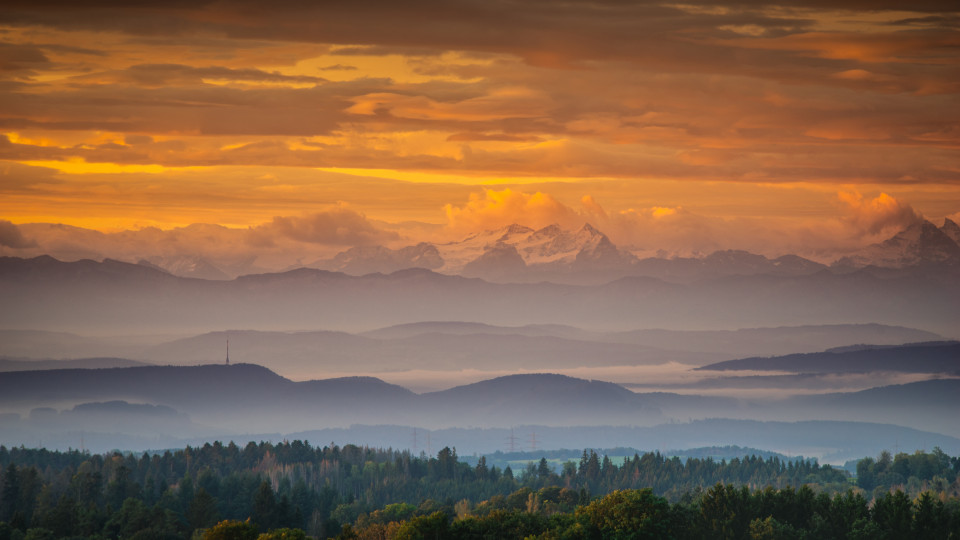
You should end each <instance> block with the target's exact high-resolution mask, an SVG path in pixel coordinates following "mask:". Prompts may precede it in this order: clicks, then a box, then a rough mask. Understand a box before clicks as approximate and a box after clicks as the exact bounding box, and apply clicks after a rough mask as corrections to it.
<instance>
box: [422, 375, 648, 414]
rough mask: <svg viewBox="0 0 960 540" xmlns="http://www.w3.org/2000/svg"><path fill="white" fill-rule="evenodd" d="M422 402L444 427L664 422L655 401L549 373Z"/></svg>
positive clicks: (478, 385)
mask: <svg viewBox="0 0 960 540" xmlns="http://www.w3.org/2000/svg"><path fill="white" fill-rule="evenodd" d="M420 401H421V402H422V404H423V406H425V407H427V409H428V410H431V411H433V412H434V414H435V415H440V418H441V419H443V420H442V422H443V423H446V422H452V423H453V424H454V425H472V426H498V425H500V426H502V425H504V420H508V419H516V420H515V421H516V422H517V423H523V422H525V423H539V424H545V425H577V424H590V423H592V422H596V421H597V420H598V419H602V421H603V422H609V423H616V424H624V425H650V424H653V423H656V422H657V421H661V420H662V415H661V414H660V411H659V410H657V409H656V408H655V407H653V406H652V405H651V403H650V401H649V400H647V399H645V398H644V397H642V396H640V395H638V394H635V393H633V392H631V391H629V390H627V389H626V388H624V387H622V386H620V385H617V384H613V383H608V382H602V381H586V380H583V379H576V378H573V377H567V376H564V375H555V374H548V373H543V374H524V375H509V376H505V377H497V378H494V379H490V380H486V381H481V382H478V383H474V384H468V385H464V386H458V387H455V388H451V389H449V390H443V391H440V392H430V393H426V394H422V395H421V398H420ZM534 419H535V420H534Z"/></svg>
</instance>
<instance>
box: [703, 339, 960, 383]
mask: <svg viewBox="0 0 960 540" xmlns="http://www.w3.org/2000/svg"><path fill="white" fill-rule="evenodd" d="M696 369H698V370H720V371H723V370H751V371H786V372H791V373H850V372H875V371H897V372H903V373H950V374H956V375H960V342H957V341H941V342H932V343H911V344H906V345H899V346H885V347H858V348H842V349H840V350H834V351H824V352H817V353H804V354H789V355H786V356H778V357H772V358H756V357H755V358H744V359H740V360H728V361H725V362H718V363H715V364H709V365H706V366H703V367H699V368H696Z"/></svg>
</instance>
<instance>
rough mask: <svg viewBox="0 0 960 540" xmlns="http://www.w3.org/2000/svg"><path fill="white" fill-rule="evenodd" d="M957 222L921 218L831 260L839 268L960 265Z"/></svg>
mask: <svg viewBox="0 0 960 540" xmlns="http://www.w3.org/2000/svg"><path fill="white" fill-rule="evenodd" d="M957 228H958V227H957V224H956V223H954V222H953V221H951V220H949V219H947V220H945V221H944V224H943V227H941V228H938V227H937V226H936V225H934V224H933V223H930V222H929V221H927V220H923V221H921V222H919V223H916V224H914V225H911V226H910V227H907V228H906V229H904V230H902V231H900V232H899V233H897V234H896V235H895V236H893V237H891V238H889V239H887V240H885V241H883V242H881V243H879V244H873V245H871V246H867V247H866V248H863V249H862V250H860V251H859V252H857V253H854V254H852V255H849V256H847V257H844V258H842V259H840V260H838V261H837V262H836V263H834V266H836V267H838V268H844V267H854V268H857V267H863V266H878V267H881V268H906V267H913V266H924V265H948V266H957V265H960V243H958V240H957V237H958V234H957Z"/></svg>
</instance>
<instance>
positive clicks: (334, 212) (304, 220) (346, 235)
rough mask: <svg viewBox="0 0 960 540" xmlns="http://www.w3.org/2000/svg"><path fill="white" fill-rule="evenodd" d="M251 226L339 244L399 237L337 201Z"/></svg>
mask: <svg viewBox="0 0 960 540" xmlns="http://www.w3.org/2000/svg"><path fill="white" fill-rule="evenodd" d="M254 230H256V231H257V232H263V231H268V232H272V233H276V234H279V235H281V236H284V237H286V238H289V239H291V240H296V241H298V242H309V243H312V244H327V245H339V246H365V245H373V244H383V243H387V242H391V241H393V240H397V239H399V238H400V235H398V234H397V233H395V232H388V231H384V230H382V229H379V228H377V227H375V226H374V225H373V224H372V223H370V222H369V221H368V220H367V218H366V216H364V215H363V214H360V213H358V212H355V211H353V210H350V209H349V208H346V207H344V206H343V205H340V206H338V207H336V208H333V209H331V210H327V211H324V212H318V213H315V214H312V215H308V216H302V217H275V218H273V221H271V222H270V223H267V224H265V225H261V226H260V227H256V228H255V229H254Z"/></svg>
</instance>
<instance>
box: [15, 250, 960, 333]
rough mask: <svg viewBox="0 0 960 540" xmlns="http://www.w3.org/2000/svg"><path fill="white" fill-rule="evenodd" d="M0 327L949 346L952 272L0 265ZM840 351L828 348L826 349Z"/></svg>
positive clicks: (958, 293)
mask: <svg viewBox="0 0 960 540" xmlns="http://www.w3.org/2000/svg"><path fill="white" fill-rule="evenodd" d="M0 304H2V305H4V307H5V308H6V309H4V310H0V328H9V329H29V328H45V329H50V330H68V331H70V332H81V333H92V334H104V333H105V332H110V333H112V334H124V333H126V334H148V333H149V334H157V333H176V334H184V333H195V332H197V331H208V330H212V329H222V328H261V329H289V328H333V329H342V330H347V329H351V330H366V329H370V328H371V327H383V326H389V325H393V324H400V323H404V322H410V321H416V320H427V321H429V320H454V321H455V320H472V321H476V322H485V323H488V324H489V323H494V322H495V323H496V324H499V325H523V324H528V323H530V322H531V321H534V322H537V323H541V324H559V325H570V326H580V327H589V328H605V329H628V328H631V327H632V328H656V327H666V328H670V327H674V328H678V327H682V328H695V329H703V328H718V327H719V328H731V327H732V328H745V327H756V326H799V325H809V324H825V323H849V322H861V323H862V322H877V323H882V324H886V325H898V326H911V327H917V326H919V327H922V328H927V329H929V330H932V331H936V332H948V333H947V336H948V337H954V336H953V335H951V334H953V333H954V332H956V328H958V327H960V310H958V309H957V308H956V306H957V305H960V279H958V278H957V275H956V273H955V272H954V273H950V272H946V273H937V272H931V273H919V274H916V275H914V274H910V273H909V272H908V273H899V274H896V275H891V276H887V275H883V274H880V273H876V272H870V271H866V270H860V271H853V272H846V273H831V272H829V271H826V270H823V271H819V272H816V273H814V274H809V275H803V276H782V275H774V274H759V275H726V276H721V277H716V278H713V279H703V280H697V281H693V282H690V283H686V284H676V283H667V282H665V281H662V280H658V279H655V278H649V277H627V278H622V279H619V280H616V281H613V282H608V283H605V284H603V285H593V286H584V285H579V286H577V285H562V284H556V283H549V282H536V283H512V284H511V283H491V282H489V281H485V280H482V279H478V278H467V277H463V276H454V275H447V274H439V273H436V272H433V271H431V270H426V269H406V270H400V271H397V272H394V273H392V274H389V275H383V274H368V275H365V276H350V275H347V274H343V273H338V272H331V271H324V270H317V269H309V268H300V269H297V270H291V271H288V272H282V273H274V274H254V275H248V276H242V277H240V278H236V279H233V280H230V281H215V280H202V279H196V278H181V277H177V276H174V275H172V274H167V273H164V272H162V271H160V270H156V269H153V268H148V267H145V266H140V265H135V264H128V263H122V262H118V261H111V260H106V261H103V262H95V261H89V260H84V261H76V262H61V261H57V260H56V259H53V258H51V257H38V258H34V259H19V258H13V257H0ZM838 345H840V344H838Z"/></svg>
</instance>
